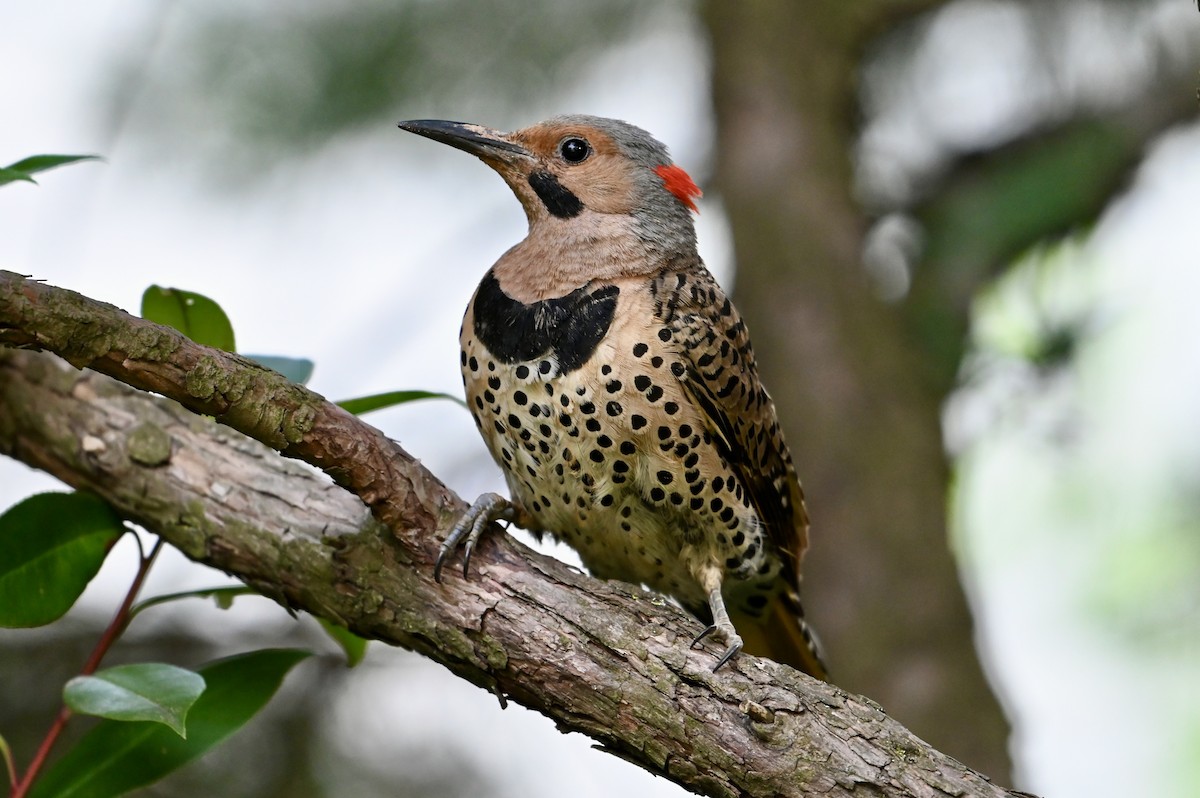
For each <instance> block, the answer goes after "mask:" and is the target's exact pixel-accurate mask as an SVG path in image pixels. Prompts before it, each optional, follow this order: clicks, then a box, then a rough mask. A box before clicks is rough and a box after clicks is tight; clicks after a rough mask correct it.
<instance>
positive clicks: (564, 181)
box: [400, 115, 700, 252]
mask: <svg viewBox="0 0 1200 798" xmlns="http://www.w3.org/2000/svg"><path fill="white" fill-rule="evenodd" d="M400 127H401V128H403V129H404V130H407V131H409V132H412V133H416V134H418V135H421V136H425V137H427V138H431V139H434V140H435V141H440V142H443V143H444V144H449V145H450V146H452V147H457V148H458V149H460V150H465V151H466V152H469V153H471V154H472V155H475V156H477V157H478V158H480V160H482V161H483V162H484V163H486V164H487V165H488V166H490V167H492V168H493V169H495V170H496V171H497V172H499V174H500V176H501V177H503V178H504V181H505V182H506V183H508V185H509V187H511V188H512V190H513V192H514V193H515V194H516V195H517V198H518V199H519V200H520V201H521V205H522V206H523V207H524V208H525V213H526V215H527V216H528V217H529V226H530V230H531V232H532V231H536V230H537V228H538V227H539V225H555V226H557V225H564V224H565V225H570V226H574V227H577V226H585V227H586V226H594V227H597V228H599V227H600V226H605V227H608V226H612V225H614V223H615V224H617V225H618V226H622V225H623V226H625V227H627V228H628V229H629V230H630V231H631V232H632V233H633V234H634V235H636V236H637V237H638V238H639V239H640V240H642V241H643V242H644V243H645V244H646V245H648V247H649V248H650V249H652V250H656V251H660V252H681V251H694V250H695V230H694V227H693V225H692V217H691V214H692V212H694V211H695V210H696V198H697V197H699V196H700V189H699V188H698V187H697V186H696V184H695V183H694V182H693V181H692V179H691V178H690V177H688V174H687V172H685V171H684V170H683V169H681V168H680V167H678V166H676V165H675V164H674V163H673V162H672V161H671V156H670V155H669V154H668V153H667V148H666V147H665V146H663V145H662V144H661V143H660V142H658V141H657V140H656V139H655V138H654V137H653V136H651V135H650V134H649V133H647V132H646V131H644V130H642V129H641V128H639V127H635V126H634V125H631V124H629V123H627V122H621V121H618V120H615V119H604V118H602V117H596V116H583V115H571V116H556V117H554V118H552V119H548V120H546V121H544V122H539V123H538V124H536V125H532V126H530V127H527V128H524V129H522V130H518V131H515V132H513V133H502V132H500V131H498V130H492V129H490V128H486V127H482V126H480V125H474V124H466V123H462V122H445V121H440V120H426V119H423V120H413V121H410V122H401V123H400Z"/></svg>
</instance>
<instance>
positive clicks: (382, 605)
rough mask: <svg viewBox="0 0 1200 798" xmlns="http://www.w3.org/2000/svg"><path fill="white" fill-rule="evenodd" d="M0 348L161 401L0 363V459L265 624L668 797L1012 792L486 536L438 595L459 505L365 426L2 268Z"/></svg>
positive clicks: (670, 613) (824, 687)
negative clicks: (464, 700) (657, 779)
mask: <svg viewBox="0 0 1200 798" xmlns="http://www.w3.org/2000/svg"><path fill="white" fill-rule="evenodd" d="M0 343H7V344H9V345H18V346H25V347H36V348H40V349H45V350H50V351H53V352H56V353H58V354H59V355H62V356H63V357H64V358H66V359H67V360H69V361H70V362H72V363H73V364H75V365H76V366H80V367H84V366H86V367H91V368H94V369H96V370H97V371H103V372H107V373H108V374H111V375H112V376H113V377H116V378H117V379H119V380H121V381H122V382H125V383H129V384H132V385H136V386H138V387H141V388H148V389H152V390H154V391H156V392H158V393H161V394H163V395H164V396H167V397H169V399H162V398H158V397H151V396H148V395H146V394H144V393H140V392H138V391H134V390H131V389H130V388H128V387H126V386H124V385H121V384H120V383H118V382H116V381H114V380H113V379H110V378H108V377H105V376H103V375H101V374H97V373H95V372H90V371H82V372H81V371H77V370H75V369H71V368H68V367H66V366H65V365H64V364H63V363H62V361H61V360H59V359H58V358H56V357H53V356H51V355H48V354H44V353H34V352H19V351H13V350H11V349H10V350H4V349H0V452H3V453H5V454H8V455H9V456H12V457H15V458H18V459H20V460H22V461H24V462H26V463H28V464H30V465H33V466H35V467H37V468H40V469H43V470H45V471H47V472H49V473H51V474H53V475H55V476H57V477H58V478H60V479H62V480H63V481H64V482H66V483H68V484H70V485H72V486H75V487H78V488H82V489H87V490H91V491H94V492H96V493H98V494H99V495H101V496H103V497H104V498H105V499H107V500H108V501H109V502H110V503H112V504H113V506H114V507H116V508H117V510H118V511H119V512H120V513H121V514H122V515H124V516H125V517H127V518H129V519H131V520H133V521H136V522H138V523H140V524H142V525H143V526H145V527H146V528H147V529H150V530H151V531H153V532H155V533H157V534H160V535H162V536H163V538H164V539H166V540H167V541H168V542H170V543H171V544H172V545H175V546H176V547H178V548H179V549H180V550H181V551H183V552H184V553H185V554H187V555H188V556H189V557H191V558H193V559H195V560H197V561H199V562H204V563H207V564H209V565H213V566H215V567H217V568H220V569H222V570H225V571H227V572H229V573H230V574H233V575H235V576H237V577H238V578H240V579H242V580H244V581H246V582H247V583H248V584H250V585H253V586H254V587H256V588H257V589H259V590H261V591H262V592H263V593H264V594H266V595H268V596H271V597H273V598H274V599H275V600H277V601H279V602H280V603H281V604H284V605H285V606H290V607H296V608H302V609H304V610H306V611H309V612H311V613H313V614H316V615H319V616H322V617H325V618H328V619H331V620H334V621H337V622H339V623H342V624H345V625H346V626H348V627H349V628H351V629H352V630H354V631H356V632H358V633H359V634H362V635H364V636H367V637H373V638H378V639H380V640H384V641H386V642H389V643H393V644H396V645H401V646H404V647H406V648H410V649H413V650H416V651H419V652H421V653H423V654H425V655H426V656H429V657H430V658H432V659H434V660H436V661H438V662H440V663H442V664H444V665H445V666H446V667H448V668H449V669H451V670H452V671H454V672H455V673H457V674H458V675H459V676H461V677H463V678H465V679H467V680H469V681H471V682H472V683H474V684H477V685H480V686H483V687H486V688H488V689H490V690H492V691H494V692H495V693H496V694H497V695H499V696H501V701H503V700H504V699H505V698H507V699H511V700H514V701H517V702H519V703H521V704H524V705H525V706H528V707H530V708H532V709H535V710H537V711H539V712H542V713H544V714H546V715H547V716H549V717H551V718H552V719H554V721H555V722H556V723H557V724H558V725H559V726H560V727H561V728H563V729H565V730H571V731H579V732H582V733H584V734H587V735H589V736H591V737H592V738H593V739H595V740H596V741H597V742H598V743H599V744H600V746H601V747H603V748H605V749H606V750H608V751H610V752H612V753H614V754H616V755H618V756H621V757H623V758H625V759H627V760H629V761H631V762H633V763H634V764H637V765H638V766H640V767H643V768H645V769H646V770H649V771H651V772H653V773H656V774H658V775H662V776H664V777H666V778H669V779H671V780H672V781H675V782H676V783H678V784H680V785H682V786H683V787H685V788H687V789H689V790H692V791H695V792H698V793H701V794H706V795H714V796H759V795H762V796H767V795H787V796H815V795H821V796H852V795H873V796H897V797H899V796H922V797H924V796H930V797H932V796H944V795H956V796H1003V795H1016V794H1018V793H1012V792H1009V791H1006V790H1004V789H1002V788H1000V787H997V786H995V785H993V784H992V783H990V782H989V781H988V780H987V779H986V777H984V776H982V775H980V774H978V773H976V772H974V771H972V770H970V769H969V768H966V767H965V766H963V765H961V764H959V763H958V762H956V761H954V760H953V759H951V758H950V757H948V756H946V755H944V754H942V753H940V752H938V751H936V750H934V749H932V748H930V747H929V746H928V745H927V744H925V743H924V742H922V741H921V740H919V739H917V738H916V737H914V736H913V735H912V734H911V733H910V732H908V731H907V730H906V729H905V728H903V727H902V726H900V725H899V724H898V723H896V722H895V721H893V720H891V719H890V718H888V717H887V716H886V715H885V714H884V713H883V712H882V711H881V710H880V708H879V707H878V706H877V705H876V704H874V703H873V702H872V701H870V700H869V699H866V698H862V697H859V696H855V695H851V694H848V693H846V692H845V691H843V690H841V689H839V688H837V687H834V686H832V685H828V684H824V683H821V682H817V681H814V680H812V679H810V678H808V677H805V676H803V675H801V674H799V673H797V672H796V671H794V670H792V669H790V668H787V667H784V666H781V665H777V664H775V663H773V662H771V661H769V660H764V659H758V658H755V657H750V656H742V657H739V658H738V659H736V660H735V661H734V662H733V663H732V664H731V666H729V667H727V668H725V669H723V670H722V671H721V672H720V673H718V674H714V673H712V672H711V671H710V668H711V666H712V663H713V660H714V654H715V652H714V651H711V650H706V651H693V650H690V649H689V647H688V643H689V641H690V640H691V638H692V637H693V636H694V635H695V634H696V633H697V631H698V624H697V623H696V622H695V621H694V620H693V619H690V618H689V617H688V616H686V615H685V614H684V613H683V612H682V611H681V610H678V609H677V608H675V607H674V606H672V605H670V604H668V603H667V602H665V601H664V600H663V599H662V598H660V597H658V596H655V595H653V594H651V593H648V592H647V591H644V590H641V589H639V588H636V587H633V586H630V585H626V584H622V583H619V582H601V581H598V580H595V579H592V578H590V577H588V576H586V575H584V574H581V573H579V572H577V571H575V570H573V569H571V568H569V567H567V566H565V565H562V564H561V563H558V562H556V561H554V560H552V559H549V558H546V557H543V556H540V555H538V554H536V553H533V552H530V551H529V550H527V549H526V548H524V547H522V546H521V545H520V544H518V543H516V542H514V541H513V540H511V539H509V538H507V537H503V536H499V535H497V536H494V537H490V538H488V539H487V540H486V541H485V542H484V545H482V546H481V549H480V550H479V551H478V552H477V553H476V555H475V559H474V561H473V569H472V575H471V578H470V579H467V580H464V579H462V578H461V576H460V575H459V574H458V573H456V572H450V573H448V575H447V577H446V580H445V583H444V584H442V585H438V584H436V583H435V582H434V581H433V579H432V571H433V561H434V558H435V557H436V552H437V545H438V541H440V540H441V539H442V537H443V536H444V534H445V532H446V529H447V526H448V524H449V523H450V522H451V521H452V520H453V518H454V517H455V516H456V514H457V513H458V512H460V511H461V510H462V509H463V506H464V505H463V503H462V501H461V500H460V499H458V498H457V497H456V496H454V495H453V494H452V493H451V492H450V491H449V490H448V489H447V488H446V487H445V486H443V485H442V484H441V483H440V482H438V481H437V480H436V478H434V477H433V476H432V475H431V474H429V473H428V472H426V471H425V470H424V469H422V468H421V467H420V465H419V464H418V463H416V462H415V461H414V460H413V459H412V458H411V457H409V456H408V455H407V454H405V453H404V452H403V451H402V450H401V449H400V448H399V446H397V445H396V444H395V443H393V442H391V441H389V440H387V439H386V438H385V437H384V436H382V435H381V434H380V433H379V432H378V431H376V430H374V429H373V428H371V427H370V426H368V425H366V424H364V423H362V422H359V421H358V420H357V419H355V418H353V417H352V416H348V415H346V414H344V413H342V412H341V411H340V410H339V409H338V408H336V407H335V406H332V405H329V404H328V403H327V402H325V401H324V400H323V399H321V397H319V396H317V395H315V394H313V393H311V392H309V391H307V390H305V389H303V388H299V387H297V386H294V385H290V384H288V383H287V382H286V381H284V380H282V379H281V378H279V377H278V375H273V374H272V373H271V372H268V371H266V370H263V369H262V368H260V367H258V366H257V365H255V364H253V363H250V362H248V361H246V360H244V359H242V358H239V357H237V356H235V355H230V354H228V353H224V352H220V351H217V350H212V349H209V348H207V347H202V346H199V345H197V344H195V343H193V342H191V341H188V340H187V339H186V338H184V337H183V336H181V335H179V334H178V333H176V332H175V331H173V330H170V329H168V328H164V327H160V326H158V325H154V324H151V323H149V322H146V321H144V320H141V319H137V318H135V317H132V316H129V315H127V314H125V313H124V312H122V311H120V310H118V309H117V308H114V307H112V306H109V305H104V304H102V303H99V302H95V301H93V300H89V299H87V298H85V297H82V296H80V295H78V294H75V293H73V292H69V291H65V290H62V289H56V288H51V287H49V286H45V285H43V284H40V283H37V282H34V281H30V280H26V279H23V278H21V277H20V276H19V275H14V274H11V273H9V272H0ZM170 400H175V401H170ZM176 402H178V403H181V404H182V405H183V406H184V407H186V408H188V409H187V410H185V409H184V408H183V407H181V406H180V404H177V403H176ZM189 410H190V411H192V412H188V411H189ZM193 413H200V414H204V415H194V414H193ZM208 415H211V416H215V417H216V421H214V420H213V419H210V418H207V417H206V416H208ZM218 421H220V422H223V423H224V424H227V425H228V426H222V424H220V423H217V422H218ZM229 427H233V428H235V429H237V430H241V431H242V432H246V433H248V434H250V435H252V436H253V437H255V438H259V439H261V440H263V441H264V442H266V443H269V444H270V446H271V447H272V448H275V449H278V450H280V451H282V452H284V453H285V454H288V455H290V456H293V457H298V458H301V459H304V460H306V461H307V462H309V463H312V464H314V465H318V466H319V467H321V468H322V469H324V470H325V471H326V473H328V474H329V475H330V476H332V477H333V479H334V480H335V481H336V482H337V483H340V484H341V485H342V486H344V487H345V488H347V489H349V490H350V491H353V492H354V493H356V494H358V498H356V497H355V496H354V495H352V494H351V493H350V492H347V491H346V490H343V489H342V488H339V487H337V486H336V485H332V484H330V483H329V482H328V481H327V480H326V479H324V478H323V477H322V476H321V475H319V474H316V473H313V472H312V471H310V470H308V469H305V468H303V467H301V466H299V465H297V464H295V463H291V462H289V461H287V460H285V459H283V458H281V457H279V456H277V455H276V454H275V453H274V452H272V451H271V449H268V448H266V447H264V446H262V445H260V444H258V443H256V442H255V441H252V440H250V439H248V438H246V437H245V436H243V435H242V434H239V433H238V432H235V431H233V430H231V429H230V428H229ZM360 499H362V501H360ZM364 503H365V505H366V506H364ZM368 507H369V508H370V509H371V510H372V511H373V512H374V517H372V515H371V513H369V512H368V509H367V508H368ZM383 522H386V523H383ZM963 711H964V712H970V711H971V710H970V708H966V707H964V709H963Z"/></svg>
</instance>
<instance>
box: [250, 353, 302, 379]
mask: <svg viewBox="0 0 1200 798" xmlns="http://www.w3.org/2000/svg"><path fill="white" fill-rule="evenodd" d="M246 357H248V358H250V359H251V360H253V361H254V362H255V363H257V364H259V365H260V366H266V367H267V368H269V369H273V370H275V371H278V372H279V373H280V374H282V375H283V376H285V377H287V378H288V379H289V380H291V381H292V382H294V383H296V384H297V385H304V384H305V383H307V382H308V381H309V380H310V379H312V375H313V368H315V366H314V364H313V362H312V361H311V360H309V359H308V358H305V357H280V356H279V355H246Z"/></svg>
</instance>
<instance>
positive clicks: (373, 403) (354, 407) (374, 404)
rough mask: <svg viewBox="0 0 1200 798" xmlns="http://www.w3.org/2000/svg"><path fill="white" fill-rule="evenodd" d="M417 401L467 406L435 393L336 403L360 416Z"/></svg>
mask: <svg viewBox="0 0 1200 798" xmlns="http://www.w3.org/2000/svg"><path fill="white" fill-rule="evenodd" d="M419 399H449V400H450V401H452V402H457V403H458V404H460V405H462V406H463V407H466V406H467V403H466V402H464V401H463V400H462V399H459V398H458V397H457V396H454V395H452V394H448V393H438V392H437V391H389V392H388V393H377V394H372V395H371V396H359V397H357V398H355V399H343V400H342V401H340V402H338V407H340V408H342V409H343V410H345V411H346V412H348V413H353V414H354V415H356V416H361V415H362V414H363V413H369V412H371V411H372V410H381V409H383V408H385V407H391V406H392V405H402V404H404V403H405V402H415V401H417V400H419Z"/></svg>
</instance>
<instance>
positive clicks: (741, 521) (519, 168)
mask: <svg viewBox="0 0 1200 798" xmlns="http://www.w3.org/2000/svg"><path fill="white" fill-rule="evenodd" d="M400 127H401V128H403V129H404V130H408V131H410V132H412V133H416V134H419V135H421V136H426V137H428V138H431V139H434V140H435V141H440V142H442V143H445V144H449V145H450V146H452V147H456V148H458V149H460V150H465V151H466V152H469V153H471V154H473V155H475V156H477V157H479V158H480V159H481V160H482V161H483V162H484V163H486V164H487V165H488V166H490V167H492V168H493V169H494V170H496V171H497V172H498V173H499V174H500V176H501V177H502V178H504V181H505V182H506V183H507V184H508V185H509V187H510V188H511V189H512V190H513V192H514V193H515V194H516V195H517V199H518V200H520V202H521V205H522V206H523V207H524V209H525V213H526V215H527V216H528V219H529V234H528V236H527V237H526V238H525V240H523V241H522V242H520V243H519V244H517V245H516V246H514V247H513V248H512V249H510V250H508V252H506V253H504V255H503V256H502V257H501V258H500V260H499V261H497V262H496V264H495V265H494V266H493V267H492V268H491V270H490V271H488V272H487V274H486V275H485V276H484V278H483V281H482V282H481V283H480V284H479V287H478V288H477V289H476V291H475V295H474V296H473V297H472V298H471V301H470V303H469V304H468V306H467V311H466V315H465V317H464V319H463V324H462V330H461V332H460V339H461V346H462V355H461V365H462V374H463V381H464V383H465V386H466V394H467V401H468V404H469V407H470V410H471V413H472V415H473V416H474V419H475V424H476V426H478V427H479V430H480V433H481V434H482V435H483V438H484V440H485V442H486V443H487V447H488V449H489V450H490V451H491V454H492V456H493V457H494V458H495V460H496V462H497V463H498V464H499V465H500V467H501V469H503V471H504V476H505V479H506V481H507V483H508V487H509V490H510V493H511V499H509V500H506V499H503V498H502V497H500V496H498V495H496V494H484V495H483V496H481V497H480V498H479V499H478V500H477V501H476V502H475V504H474V505H472V507H471V509H470V510H469V511H468V512H467V513H466V514H465V515H464V516H463V518H462V519H461V520H460V521H459V523H458V524H457V525H456V526H455V528H454V529H453V530H452V532H451V534H450V535H449V537H448V538H447V540H446V542H445V543H444V545H443V547H442V552H441V555H442V556H441V557H440V558H439V560H438V576H439V578H440V570H441V565H442V563H443V562H444V560H445V558H446V557H447V556H448V555H450V554H451V553H452V552H453V551H455V550H456V549H457V548H458V546H459V545H460V544H462V543H463V542H464V541H465V543H466V551H465V553H464V568H463V572H464V575H465V574H466V565H467V563H468V562H469V558H470V553H471V550H472V548H473V546H474V543H475V541H476V540H477V539H478V537H479V535H480V534H481V533H482V531H483V530H484V529H485V528H486V527H487V525H488V524H489V523H490V522H491V521H494V520H498V519H506V520H509V521H511V522H513V523H516V524H517V525H518V526H521V527H523V528H525V529H528V530H530V531H531V532H533V533H534V534H535V535H538V536H539V537H540V535H542V534H543V533H548V534H550V535H551V536H553V537H554V538H556V539H558V540H561V541H563V542H565V543H567V544H568V545H570V546H571V547H573V548H574V549H575V550H576V551H578V552H579V556H580V558H581V559H582V560H583V563H584V565H586V566H587V568H588V569H589V570H590V571H591V572H592V573H593V574H594V575H595V576H597V577H600V578H605V579H621V580H625V581H629V582H635V583H642V584H645V585H647V586H649V587H650V588H652V589H654V590H656V591H659V592H661V593H664V594H667V595H669V596H672V597H674V598H675V599H676V600H677V601H678V602H679V603H680V604H681V605H682V606H683V607H684V608H686V609H687V610H689V611H690V612H691V613H693V614H694V615H695V616H696V617H697V618H699V619H700V620H701V621H703V622H705V623H707V624H708V627H707V628H706V629H705V631H704V632H702V633H701V634H700V636H699V637H698V638H696V642H699V640H700V639H701V638H703V637H704V636H705V635H707V634H710V633H711V634H712V635H713V637H714V638H716V639H719V640H721V641H722V642H723V643H724V644H725V646H726V649H725V651H724V654H723V655H722V656H721V657H720V659H719V660H718V661H717V663H716V665H715V666H714V670H716V669H717V668H719V667H721V665H723V664H724V663H725V662H727V661H728V660H729V659H730V658H732V657H733V656H734V655H736V654H737V653H738V651H739V650H741V649H742V648H743V638H742V637H741V636H740V635H739V633H738V630H739V629H740V630H741V632H742V634H744V635H745V636H746V638H745V640H746V642H745V648H746V650H748V651H749V652H751V653H755V654H760V655H765V656H770V657H773V658H775V659H777V660H780V661H783V662H786V663H788V664H791V665H793V666H794V667H797V668H800V669H802V670H804V671H805V672H807V673H809V674H811V675H813V676H816V677H818V678H826V675H825V669H824V666H823V664H822V662H821V659H820V656H819V654H818V652H817V647H816V644H815V642H814V640H813V637H812V635H811V634H810V632H809V630H808V627H807V625H806V624H805V622H804V616H803V613H802V610H801V605H800V599H799V593H798V590H799V572H800V561H801V558H802V557H803V555H804V550H805V548H806V547H807V545H808V516H807V512H806V510H805V506H804V496H803V493H802V492H801V489H800V483H799V481H798V480H797V478H796V472H795V469H794V468H793V465H792V458H791V455H790V453H789V452H788V448H787V446H786V445H785V443H784V440H783V434H782V432H781V430H780V427H779V422H778V420H777V419H776V416H775V407H774V405H773V403H772V402H771V398H770V396H768V395H767V392H766V390H765V389H764V388H763V386H762V383H761V382H760V381H759V377H758V371H757V369H756V367H755V363H754V355H753V352H752V351H751V347H750V337H749V334H748V332H747V330H746V325H745V324H744V323H743V322H742V320H741V318H740V317H739V315H738V312H737V310H736V309H735V308H734V307H733V305H732V304H731V303H730V301H729V299H728V298H727V297H726V296H725V294H724V292H723V291H722V290H721V288H720V286H719V285H717V283H716V281H715V280H714V279H713V278H712V276H711V275H710V274H709V272H708V270H707V269H705V267H704V265H703V263H702V261H701V260H700V256H699V255H698V254H697V249H696V234H695V229H694V227H693V224H692V213H693V212H695V211H696V210H697V208H696V203H695V200H696V198H697V197H699V196H700V189H699V188H698V187H697V186H696V184H695V183H694V182H693V181H692V179H691V178H690V177H689V176H688V175H687V173H686V172H685V171H684V170H683V169H681V168H680V167H678V166H676V165H675V164H674V163H673V162H672V161H671V158H670V156H669V155H668V153H667V149H666V147H664V146H663V145H662V144H661V143H659V142H658V141H656V140H655V139H654V138H653V137H651V136H650V134H648V133H647V132H646V131H644V130H642V129H640V128H637V127H634V126H633V125H630V124H628V123H625V122H620V121H617V120H612V119H603V118H599V117H593V116H582V115H573V116H559V117H555V118H553V119H549V120H547V121H545V122H541V123H539V124H536V125H533V126H531V127H528V128H525V129H523V130H518V131H516V132H514V133H501V132H499V131H496V130H491V129H489V128H486V127H482V126H479V125H474V124H464V123H459V122H445V121H436V120H415V121H410V122H402V123H401V124H400ZM734 620H736V621H737V624H736V626H735V624H734Z"/></svg>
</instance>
